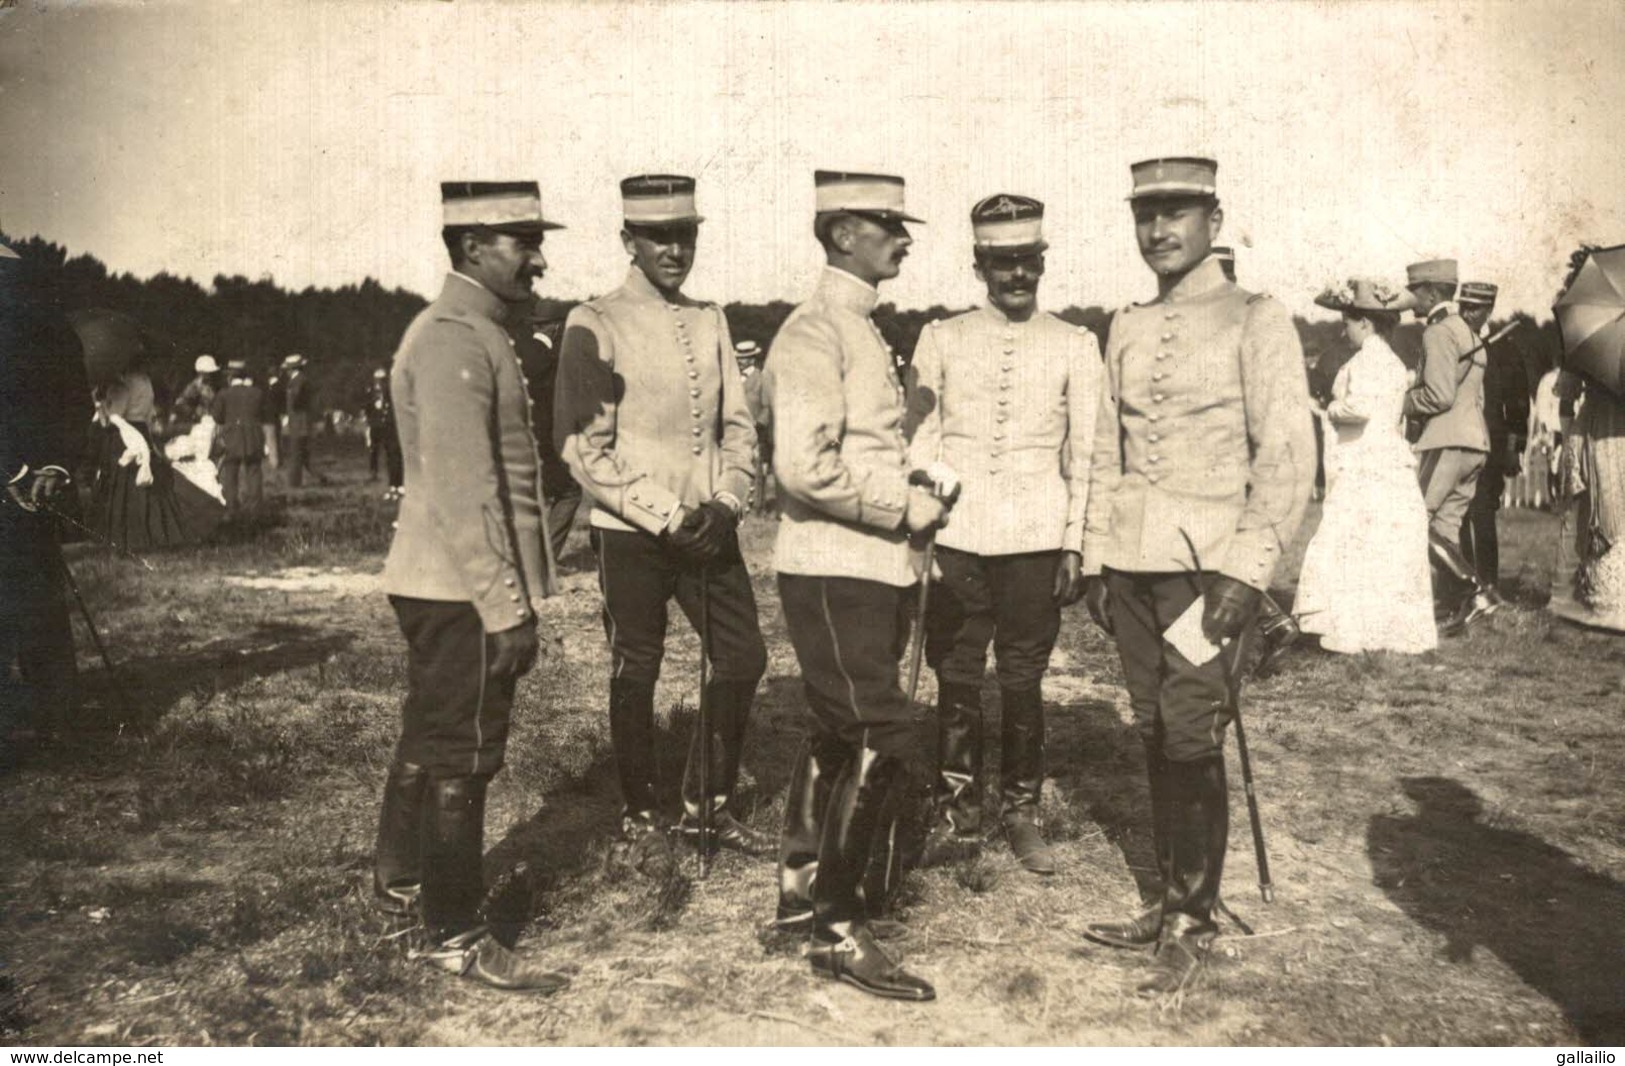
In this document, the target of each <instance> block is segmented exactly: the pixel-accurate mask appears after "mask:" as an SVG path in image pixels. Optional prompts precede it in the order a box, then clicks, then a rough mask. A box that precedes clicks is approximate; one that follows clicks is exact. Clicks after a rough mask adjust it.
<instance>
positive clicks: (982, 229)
mask: <svg viewBox="0 0 1625 1066" xmlns="http://www.w3.org/2000/svg"><path fill="white" fill-rule="evenodd" d="M970 228H971V236H972V238H973V239H974V240H975V242H976V250H977V251H979V252H994V253H997V254H1000V255H1014V254H1018V253H1022V252H1042V251H1043V250H1044V249H1046V248H1048V247H1049V242H1048V241H1046V240H1044V204H1043V202H1042V201H1039V200H1034V199H1033V198H1032V197H1031V196H1017V195H1016V194H1015V193H1007V192H1001V193H995V194H994V195H992V196H989V197H987V198H986V199H984V200H978V201H977V202H976V206H975V207H972V208H971V209H970Z"/></svg>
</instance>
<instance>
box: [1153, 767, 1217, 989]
mask: <svg viewBox="0 0 1625 1066" xmlns="http://www.w3.org/2000/svg"><path fill="white" fill-rule="evenodd" d="M1168 777H1169V783H1170V785H1171V788H1170V793H1171V796H1172V798H1173V801H1174V802H1173V806H1172V809H1171V811H1170V817H1171V818H1172V823H1171V825H1170V829H1171V830H1172V832H1171V834H1170V840H1171V843H1172V859H1173V862H1172V871H1171V874H1172V876H1171V877H1170V878H1169V882H1168V887H1167V889H1166V890H1165V891H1164V893H1163V903H1162V910H1163V920H1162V935H1161V938H1160V939H1159V941H1158V944H1157V963H1158V972H1157V973H1156V975H1155V976H1153V977H1152V978H1151V979H1150V980H1149V981H1147V982H1145V984H1143V985H1141V986H1140V991H1142V992H1152V993H1154V992H1174V991H1180V990H1183V989H1185V988H1187V987H1188V986H1189V983H1190V981H1191V980H1192V979H1193V978H1194V977H1196V976H1197V974H1198V973H1199V971H1200V970H1201V968H1202V967H1203V966H1204V965H1205V964H1206V962H1207V957H1208V951H1209V949H1210V948H1211V947H1212V945H1213V938H1214V936H1215V935H1216V934H1217V933H1218V931H1219V926H1218V923H1217V922H1215V921H1214V920H1213V911H1214V908H1215V907H1216V906H1217V905H1218V900H1219V881H1220V879H1221V877H1222V876H1223V874H1224V856H1225V850H1226V847H1227V846H1228V844H1229V840H1230V795H1229V790H1228V788H1227V785H1226V781H1225V772H1224V756H1223V755H1214V756H1211V757H1209V758H1206V759H1199V760H1197V761H1195V762H1179V763H1175V762H1171V763H1169V764H1168Z"/></svg>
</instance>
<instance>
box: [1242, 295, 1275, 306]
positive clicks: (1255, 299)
mask: <svg viewBox="0 0 1625 1066" xmlns="http://www.w3.org/2000/svg"><path fill="white" fill-rule="evenodd" d="M1268 299H1271V296H1270V294H1269V293H1267V292H1255V293H1253V294H1252V295H1251V296H1249V297H1247V303H1248V304H1249V305H1252V304H1255V303H1257V302H1258V301H1260V300H1268Z"/></svg>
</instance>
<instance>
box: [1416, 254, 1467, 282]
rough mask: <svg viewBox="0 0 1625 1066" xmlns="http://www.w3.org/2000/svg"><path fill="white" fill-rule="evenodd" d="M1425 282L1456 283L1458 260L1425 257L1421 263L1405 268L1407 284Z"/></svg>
mask: <svg viewBox="0 0 1625 1066" xmlns="http://www.w3.org/2000/svg"><path fill="white" fill-rule="evenodd" d="M1424 282H1433V283H1435V284H1439V285H1454V284H1455V283H1456V261H1455V260H1454V259H1424V260H1422V261H1421V262H1420V263H1412V264H1411V265H1410V266H1408V267H1406V268H1405V283H1406V284H1407V285H1420V284H1422V283H1424Z"/></svg>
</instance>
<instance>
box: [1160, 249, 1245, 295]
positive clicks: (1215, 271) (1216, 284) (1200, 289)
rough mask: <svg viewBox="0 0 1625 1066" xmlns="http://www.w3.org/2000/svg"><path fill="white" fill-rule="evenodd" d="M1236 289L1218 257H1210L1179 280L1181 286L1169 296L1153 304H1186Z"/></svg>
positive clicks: (1178, 285)
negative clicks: (1225, 274)
mask: <svg viewBox="0 0 1625 1066" xmlns="http://www.w3.org/2000/svg"><path fill="white" fill-rule="evenodd" d="M1235 287H1236V286H1235V282H1233V281H1231V280H1230V279H1229V278H1227V277H1225V276H1224V267H1222V266H1220V265H1219V259H1218V257H1217V256H1213V255H1210V256H1208V257H1207V258H1206V259H1204V260H1202V261H1201V262H1200V263H1197V264H1196V265H1195V266H1193V267H1191V269H1190V272H1189V273H1188V274H1186V275H1185V276H1184V277H1182V278H1180V279H1179V284H1177V285H1175V286H1174V287H1173V289H1172V290H1170V291H1169V293H1168V295H1166V296H1162V297H1159V298H1158V299H1157V300H1155V301H1153V302H1155V303H1169V304H1178V303H1186V302H1188V301H1191V300H1200V299H1202V298H1204V297H1207V296H1211V295H1213V294H1214V293H1216V292H1219V291H1221V290H1225V289H1233V288H1235Z"/></svg>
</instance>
